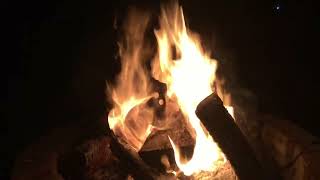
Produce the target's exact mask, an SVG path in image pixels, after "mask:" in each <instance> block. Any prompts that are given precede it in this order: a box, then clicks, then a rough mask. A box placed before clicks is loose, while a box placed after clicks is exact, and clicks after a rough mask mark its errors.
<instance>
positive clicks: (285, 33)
mask: <svg viewBox="0 0 320 180" xmlns="http://www.w3.org/2000/svg"><path fill="white" fill-rule="evenodd" d="M180 4H182V6H183V8H184V11H185V17H186V19H187V23H188V25H189V27H190V28H191V29H192V30H194V31H196V32H198V33H200V34H201V37H202V39H204V42H205V44H206V46H207V47H209V48H210V49H211V50H212V51H213V52H214V54H213V55H214V56H215V57H216V58H218V59H221V60H222V61H223V62H226V64H228V65H226V66H228V67H229V68H226V69H228V71H230V72H232V76H234V78H233V79H234V80H235V81H236V82H235V83H236V84H237V86H238V87H243V88H245V89H247V90H249V91H251V92H252V93H254V94H255V96H256V97H257V100H258V105H257V106H258V110H259V111H261V112H264V113H270V114H273V115H275V116H278V117H280V118H284V119H289V120H291V121H293V122H295V123H297V124H298V125H299V126H301V127H303V128H305V129H306V130H308V131H309V132H311V133H312V134H314V135H316V136H320V131H319V127H320V126H319V118H318V111H319V109H318V105H317V104H318V102H319V95H318V90H319V88H318V82H319V78H318V76H317V74H318V66H317V61H318V60H319V58H318V51H319V50H318V48H319V45H318V44H319V32H320V31H319V30H320V29H319V28H318V27H317V25H318V24H319V22H320V21H319V20H320V19H319V16H317V15H316V12H317V6H316V4H315V3H314V2H312V1H310V0H308V1H297V0H290V1H289V0H288V1H267V0H259V1H254V0H241V1H240V0H239V1H236V0H219V1H215V0H207V1H180ZM131 5H136V6H137V7H143V8H144V9H150V10H154V11H157V10H158V8H159V6H160V2H159V1H152V3H151V2H149V1H145V2H144V1H139V2H135V1H128V0H127V1H125V0H120V1H117V2H110V1H108V0H90V1H89V0H81V1H75V0H67V1H60V0H58V1H53V0H49V1H43V0H29V1H22V0H16V1H7V2H4V4H2V8H4V11H2V12H4V15H3V18H4V20H3V21H2V25H3V27H2V29H3V30H5V32H4V33H2V35H3V37H4V38H3V39H4V41H3V42H4V44H5V48H4V50H5V52H4V53H3V54H4V55H5V57H4V58H3V60H5V61H4V62H5V63H4V64H5V65H4V66H3V67H4V69H3V72H5V73H6V74H7V75H8V81H7V82H8V84H7V85H8V86H7V92H6V93H3V94H5V98H6V100H7V101H5V102H6V104H4V107H3V108H2V109H4V110H5V111H6V114H7V116H6V117H7V118H6V119H7V121H6V122H5V123H4V124H5V126H1V127H2V130H3V132H5V133H4V136H2V137H4V138H3V140H2V142H1V143H2V144H3V143H4V144H3V146H1V147H2V148H1V149H2V151H4V153H1V154H2V155H3V158H1V161H2V162H4V165H5V166H4V167H5V168H3V169H1V171H2V172H1V174H2V173H3V172H4V173H5V174H7V175H8V174H9V173H10V169H11V167H12V165H13V161H14V159H15V157H16V154H17V153H19V152H21V151H22V150H23V148H24V147H25V146H26V145H28V144H30V143H32V142H33V141H36V140H37V139H39V137H41V136H43V135H45V134H46V132H48V131H49V130H50V129H52V128H55V127H63V126H66V125H70V124H71V125H72V124H76V123H79V122H83V121H96V120H98V119H99V118H101V116H102V115H103V114H104V112H105V108H106V102H105V101H106V98H105V85H106V84H105V80H112V79H113V78H114V75H115V73H116V72H118V70H119V64H117V63H116V62H115V60H114V59H115V58H114V57H115V55H116V53H117V47H116V41H117V33H116V31H115V30H114V28H113V22H114V18H115V17H118V18H120V19H121V18H123V16H124V14H125V12H126V11H127V10H128V7H129V6H131ZM277 6H279V9H277ZM6 125H7V126H6Z"/></svg>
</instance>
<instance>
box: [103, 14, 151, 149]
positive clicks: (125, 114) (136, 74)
mask: <svg viewBox="0 0 320 180" xmlns="http://www.w3.org/2000/svg"><path fill="white" fill-rule="evenodd" d="M136 22H140V23H136ZM147 24H148V17H147V16H146V15H145V14H141V13H139V12H137V11H134V10H132V11H131V12H130V13H129V16H128V20H127V22H126V23H125V25H124V28H125V36H124V37H123V41H122V42H121V43H119V54H120V60H121V72H120V74H119V76H118V77H117V81H116V86H114V87H111V86H110V85H109V88H108V93H109V95H110V96H111V97H112V100H113V102H114V108H113V109H112V110H111V111H110V112H109V115H108V123H109V127H110V128H111V129H112V130H113V131H114V133H115V134H116V135H118V136H120V137H121V138H123V139H124V140H125V141H126V142H127V143H128V144H129V145H131V146H132V147H133V148H135V149H136V150H137V151H138V150H139V149H140V148H141V147H142V145H143V143H144V141H145V140H146V138H147V137H148V135H149V134H150V131H151V127H152V125H151V123H152V119H153V112H152V111H151V110H149V109H148V108H146V107H145V106H143V105H141V104H142V103H144V102H145V101H146V100H147V99H148V98H150V97H151V96H152V92H151V90H150V87H149V86H150V85H149V78H148V76H147V71H146V69H145V68H144V66H143V62H144V61H145V58H146V53H147V51H146V45H145V41H144V32H145V30H146V26H147Z"/></svg>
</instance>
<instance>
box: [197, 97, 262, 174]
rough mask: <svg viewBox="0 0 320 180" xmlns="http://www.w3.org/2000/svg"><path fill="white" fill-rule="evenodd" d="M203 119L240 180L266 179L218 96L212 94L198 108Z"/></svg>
mask: <svg viewBox="0 0 320 180" xmlns="http://www.w3.org/2000/svg"><path fill="white" fill-rule="evenodd" d="M196 114H197V116H198V117H199V119H201V122H202V124H203V125H204V126H205V127H206V129H207V130H208V131H209V133H210V134H211V135H212V137H213V139H214V140H215V141H216V142H217V144H218V145H219V147H220V148H221V150H222V151H223V153H224V154H225V155H226V157H227V159H228V160H229V161H230V163H231V165H232V167H233V169H234V171H235V172H236V174H237V176H238V177H239V178H240V179H244V180H256V179H265V178H266V177H265V174H264V172H263V171H262V168H261V165H260V164H259V162H258V160H257V159H256V157H255V155H254V152H253V150H252V149H251V147H250V145H249V143H248V142H247V140H246V138H245V137H244V135H243V134H242V132H241V131H240V129H239V128H238V127H237V125H236V124H235V123H234V120H233V118H232V117H231V115H230V114H229V113H228V111H227V110H226V109H225V107H224V106H223V103H222V101H221V100H220V98H219V97H218V96H217V95H216V94H211V95H210V96H208V97H207V98H206V99H204V100H203V101H202V102H201V103H200V104H199V105H198V107H197V109H196Z"/></svg>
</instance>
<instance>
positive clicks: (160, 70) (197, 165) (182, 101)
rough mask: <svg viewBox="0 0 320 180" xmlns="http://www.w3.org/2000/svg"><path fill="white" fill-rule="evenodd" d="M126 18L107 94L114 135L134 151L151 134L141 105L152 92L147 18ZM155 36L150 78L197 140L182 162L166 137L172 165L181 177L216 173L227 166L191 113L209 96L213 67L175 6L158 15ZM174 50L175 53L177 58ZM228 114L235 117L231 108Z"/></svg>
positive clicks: (147, 112) (149, 121) (149, 113)
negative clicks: (161, 86) (158, 83)
mask: <svg viewBox="0 0 320 180" xmlns="http://www.w3.org/2000/svg"><path fill="white" fill-rule="evenodd" d="M129 17H130V19H129V21H128V22H129V23H128V24H127V26H126V28H127V31H128V32H127V35H126V36H125V41H124V43H125V44H121V45H120V56H121V64H122V69H121V73H120V75H119V77H118V79H117V86H116V87H114V88H111V89H110V90H109V93H110V95H111V97H112V100H113V101H114V104H115V107H114V108H113V109H112V110H111V112H110V113H109V116H108V120H109V126H110V128H111V129H112V130H113V131H114V133H115V134H116V135H118V136H121V137H122V138H123V139H124V140H126V141H127V142H128V143H129V144H130V145H132V147H134V148H135V149H136V150H137V151H138V150H140V148H141V147H142V145H143V143H144V141H145V139H146V138H147V137H148V135H149V134H150V132H151V128H152V121H153V118H154V114H153V111H151V110H149V109H148V107H146V106H145V105H144V104H145V102H146V100H148V99H149V98H150V97H151V96H153V94H152V93H154V92H151V88H150V87H149V86H150V85H149V84H150V81H149V78H148V76H147V72H146V70H145V69H144V68H143V62H144V51H145V49H144V41H143V36H144V31H145V28H146V24H147V18H146V17H145V16H142V15H131V16H129ZM155 36H156V39H157V43H158V52H157V56H156V57H155V59H154V60H153V64H152V76H153V77H154V78H155V79H157V80H159V81H161V82H163V83H165V84H166V85H167V88H168V89H167V97H168V98H169V99H170V100H172V101H175V102H176V103H177V104H178V105H179V107H180V109H181V111H182V113H183V115H184V116H185V119H186V121H187V122H186V123H187V124H188V125H189V126H190V127H191V132H190V133H191V135H192V137H194V138H195V147H194V153H193V156H192V158H191V159H185V158H184V157H182V155H181V153H180V151H179V148H178V147H177V146H176V145H175V143H174V142H173V141H172V140H171V139H170V137H169V139H170V142H171V145H172V147H173V149H174V155H175V161H176V164H177V165H178V167H179V169H180V170H181V171H182V172H183V173H184V174H185V175H192V174H194V173H197V172H200V171H214V170H216V169H217V167H219V166H220V165H221V164H223V163H224V162H225V157H224V154H223V153H222V152H221V150H220V149H219V147H218V146H217V144H216V143H215V142H214V140H213V139H212V137H211V135H210V134H209V133H208V132H207V130H206V129H205V128H204V127H203V126H202V124H201V121H200V120H199V119H198V117H197V116H196V114H195V110H196V107H197V105H198V104H199V103H200V102H201V101H202V100H203V99H204V98H206V97H207V96H209V95H210V94H211V93H212V92H213V90H212V87H213V82H214V81H215V73H216V69H217V62H216V61H215V60H213V59H210V56H209V54H208V53H207V52H205V51H204V50H203V48H202V47H201V44H200V39H199V37H198V36H197V35H196V34H194V33H192V32H191V31H189V30H188V29H187V28H186V26H185V22H184V17H183V13H182V9H181V8H180V7H179V6H178V5H177V4H176V5H174V6H172V7H171V8H168V9H162V14H161V17H160V29H158V30H156V31H155ZM172 48H174V49H175V50H176V54H175V56H174V55H173V53H172ZM218 94H219V93H218ZM163 103H164V102H163V100H161V102H160V101H159V104H160V105H162V104H163ZM227 109H228V110H229V112H230V113H231V114H232V115H233V109H232V107H228V108H227Z"/></svg>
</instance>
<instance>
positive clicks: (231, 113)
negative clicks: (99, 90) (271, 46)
mask: <svg viewBox="0 0 320 180" xmlns="http://www.w3.org/2000/svg"><path fill="white" fill-rule="evenodd" d="M148 18H149V17H148V16H147V15H146V14H144V13H141V12H138V11H132V12H131V13H129V16H128V19H127V21H126V23H124V32H125V34H124V35H123V39H121V40H120V41H119V55H120V60H121V72H120V73H119V75H118V77H117V79H116V83H115V84H108V89H107V96H108V98H109V99H110V100H111V101H112V103H113V108H112V109H111V110H110V111H109V112H108V115H107V116H106V117H104V118H103V119H104V121H103V122H104V123H105V124H104V126H105V129H104V130H105V131H104V133H103V134H99V135H98V136H94V137H91V138H88V139H86V140H85V141H84V142H81V143H79V144H77V145H75V146H73V147H72V148H71V151H68V152H64V153H60V154H59V156H58V158H57V159H58V160H57V162H56V163H57V169H58V170H57V171H58V172H59V174H61V176H62V177H63V178H64V179H95V180H98V179H228V180H233V179H234V180H236V179H245V180H251V179H252V180H255V179H280V178H279V177H280V175H279V174H281V175H282V176H284V177H287V176H286V175H283V173H282V172H280V171H279V170H278V169H277V168H278V167H277V165H278V164H277V161H274V158H276V157H275V156H273V155H274V154H277V153H278V154H279V152H278V151H277V150H278V149H277V148H276V147H274V146H276V145H274V146H271V145H270V144H273V142H274V141H273V140H270V139H268V137H267V135H266V134H268V133H270V128H271V127H269V126H268V125H265V124H264V126H262V125H261V123H260V121H252V122H249V123H248V121H245V119H246V118H248V117H247V116H246V117H244V116H242V114H241V113H242V109H241V108H238V109H236V108H235V109H234V107H233V106H232V105H233V104H231V101H230V99H231V98H230V94H228V93H225V92H224V89H223V85H222V83H221V82H222V80H221V79H218V78H217V76H216V69H217V66H218V62H217V61H216V60H214V59H211V58H210V54H209V53H208V51H206V50H205V49H204V48H203V47H202V46H201V41H200V37H199V35H197V34H195V33H193V32H192V31H191V30H190V29H188V28H187V27H186V25H185V19H184V16H183V12H182V8H181V7H180V6H179V5H178V4H173V5H170V6H166V7H163V8H162V9H161V15H160V17H159V28H157V29H156V30H155V31H154V34H155V37H156V40H157V52H156V53H155V55H154V56H153V58H152V61H149V60H148V58H149V56H150V51H149V46H148V43H147V39H145V33H146V29H147V26H148ZM148 65H150V67H148ZM256 119H259V118H256ZM255 122H256V123H257V124H258V125H257V126H255V128H254V129H255V130H254V131H255V132H254V133H252V132H251V131H250V130H248V129H246V128H247V127H251V126H252V125H255ZM260 125H261V126H260ZM260 130H261V131H262V132H263V133H262V134H259V133H256V132H259V131H260ZM255 134H259V135H257V136H255ZM259 140H263V141H264V142H259ZM312 142H314V140H313V141H312ZM265 145H266V146H268V145H270V146H269V147H268V148H269V149H272V150H273V151H275V152H274V153H273V154H271V155H270V154H268V153H267V152H265V151H264V150H261V148H262V149H263V148H265V147H264V146H265ZM268 148H265V149H268ZM310 174H312V173H310ZM310 177H314V176H310ZM288 179H290V178H288Z"/></svg>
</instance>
